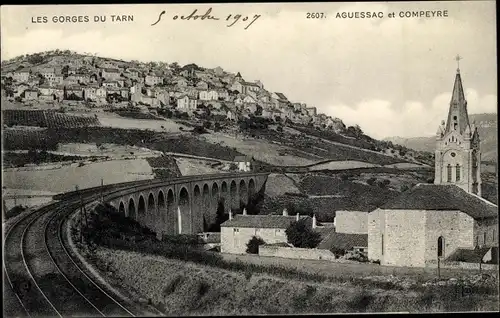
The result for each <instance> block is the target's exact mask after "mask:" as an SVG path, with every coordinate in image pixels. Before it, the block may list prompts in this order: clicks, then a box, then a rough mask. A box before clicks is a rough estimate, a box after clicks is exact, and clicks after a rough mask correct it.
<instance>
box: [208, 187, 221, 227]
mask: <svg viewBox="0 0 500 318" xmlns="http://www.w3.org/2000/svg"><path fill="white" fill-rule="evenodd" d="M211 192H212V193H211V198H210V199H211V200H210V214H209V218H208V220H207V221H208V224H209V225H210V226H212V225H213V224H214V223H216V222H217V210H218V207H219V185H218V184H217V183H216V182H214V183H213V184H212V191H211ZM219 213H220V211H219ZM222 213H224V210H222Z"/></svg>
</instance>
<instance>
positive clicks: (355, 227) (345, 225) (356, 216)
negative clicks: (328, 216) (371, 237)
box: [335, 211, 368, 234]
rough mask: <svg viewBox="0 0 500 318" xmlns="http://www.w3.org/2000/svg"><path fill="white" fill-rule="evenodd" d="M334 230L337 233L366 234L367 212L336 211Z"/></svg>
mask: <svg viewBox="0 0 500 318" xmlns="http://www.w3.org/2000/svg"><path fill="white" fill-rule="evenodd" d="M335 230H336V232H339V233H350V234H367V233H368V212H363V211H336V212H335Z"/></svg>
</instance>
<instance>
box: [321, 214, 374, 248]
mask: <svg viewBox="0 0 500 318" xmlns="http://www.w3.org/2000/svg"><path fill="white" fill-rule="evenodd" d="M318 248H319V249H327V250H331V251H333V250H336V251H339V252H340V251H342V252H350V251H357V252H362V253H366V252H368V212H367V211H336V212H335V219H334V230H333V231H328V233H327V234H326V236H325V237H324V238H323V240H322V241H321V242H320V244H318Z"/></svg>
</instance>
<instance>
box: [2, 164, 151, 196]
mask: <svg viewBox="0 0 500 318" xmlns="http://www.w3.org/2000/svg"><path fill="white" fill-rule="evenodd" d="M80 165H81V164H78V163H75V164H71V165H67V166H60V165H57V166H56V167H54V169H46V170H20V169H19V168H13V169H4V170H3V186H5V187H7V188H14V189H30V190H43V191H50V192H55V193H60V192H66V191H72V190H74V189H75V186H76V185H78V186H79V188H80V189H83V188H89V187H94V186H99V185H100V184H101V178H102V179H103V180H104V184H110V183H118V182H126V181H135V180H144V179H152V178H153V171H152V169H151V167H150V166H149V164H148V162H147V161H146V160H145V159H137V160H113V161H104V162H95V163H86V164H84V165H83V166H80Z"/></svg>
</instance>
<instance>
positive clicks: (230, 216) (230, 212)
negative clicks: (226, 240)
mask: <svg viewBox="0 0 500 318" xmlns="http://www.w3.org/2000/svg"><path fill="white" fill-rule="evenodd" d="M229 219H230V220H232V219H233V211H231V209H229Z"/></svg>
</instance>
